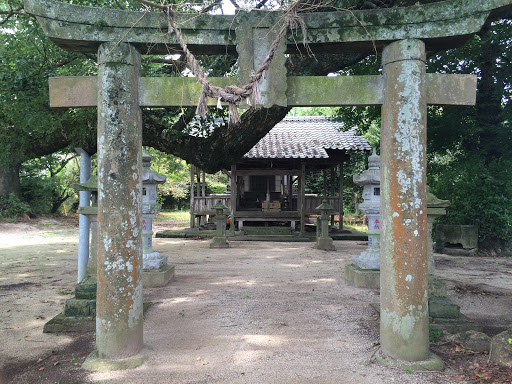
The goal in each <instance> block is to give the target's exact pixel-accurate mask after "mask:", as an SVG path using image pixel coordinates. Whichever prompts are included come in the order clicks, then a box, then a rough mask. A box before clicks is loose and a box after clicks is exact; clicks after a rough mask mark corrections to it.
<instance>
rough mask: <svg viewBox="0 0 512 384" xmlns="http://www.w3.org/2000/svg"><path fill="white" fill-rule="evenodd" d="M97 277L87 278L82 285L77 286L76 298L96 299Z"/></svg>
mask: <svg viewBox="0 0 512 384" xmlns="http://www.w3.org/2000/svg"><path fill="white" fill-rule="evenodd" d="M96 279H97V277H96V276H87V277H86V278H85V279H84V280H82V282H81V283H79V284H77V285H76V286H75V298H76V299H85V300H92V299H96Z"/></svg>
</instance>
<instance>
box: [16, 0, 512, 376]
mask: <svg viewBox="0 0 512 384" xmlns="http://www.w3.org/2000/svg"><path fill="white" fill-rule="evenodd" d="M511 4H512V0H483V1H480V2H467V1H464V0H453V1H444V2H439V3H431V4H426V5H418V6H413V7H409V8H389V9H380V10H375V11H354V12H343V11H337V12H329V13H321V12H318V13H299V14H297V15H296V16H294V17H296V18H297V19H296V20H299V19H298V18H300V24H302V25H303V26H304V27H305V28H304V29H303V31H296V33H297V35H294V34H291V33H287V29H286V28H285V29H284V35H283V36H281V38H279V36H278V34H279V32H280V31H282V30H283V29H279V28H274V26H276V25H277V26H280V25H283V24H282V23H283V20H287V18H286V17H287V16H288V14H286V13H283V12H264V11H252V12H240V13H239V14H238V15H236V17H234V16H221V15H207V14H202V15H199V16H197V17H193V18H190V17H188V16H187V15H179V14H178V15H172V20H169V18H168V14H167V13H169V12H167V13H161V14H160V13H155V12H147V13H141V12H126V11H118V10H113V9H108V10H107V9H99V8H92V7H78V6H74V5H68V4H63V3H59V2H56V1H52V0H25V9H26V11H27V12H28V13H31V14H33V15H35V16H36V17H37V19H38V21H39V23H40V24H41V26H42V27H43V29H44V30H45V33H46V34H47V36H48V37H49V38H50V39H52V40H53V41H54V42H55V43H56V44H57V45H59V46H60V47H62V48H63V49H69V50H74V51H81V52H86V53H87V52H88V53H91V52H92V53H97V54H98V64H99V70H98V76H97V77H67V78H52V79H50V97H51V106H52V107H90V106H96V107H97V109H98V194H99V201H98V256H97V257H98V266H99V267H98V289H97V315H96V324H97V327H96V346H97V357H98V359H99V360H104V361H105V360H106V361H110V362H112V361H120V360H124V361H126V360H133V361H135V362H136V363H137V362H142V361H143V359H140V358H139V357H138V354H139V353H140V352H141V350H142V348H143V331H142V241H141V233H140V228H141V201H142V183H141V170H142V149H141V146H142V132H143V129H142V119H141V108H151V107H170V106H195V105H196V104H197V101H198V100H199V99H200V97H201V94H202V93H203V91H205V85H204V83H203V84H202V85H201V84H198V83H197V81H196V78H192V77H187V78H143V77H141V75H140V62H141V54H167V53H168V52H169V50H171V51H172V50H174V51H177V52H179V51H181V49H182V47H181V46H180V42H179V38H177V34H176V31H174V32H175V33H174V34H165V33H162V29H166V28H167V27H168V25H169V23H171V22H172V23H174V24H175V25H177V27H178V28H179V31H181V35H182V38H183V40H184V41H185V42H186V44H187V45H188V47H189V48H190V50H191V51H192V53H194V54H219V53H224V52H230V53H235V52H238V66H239V82H240V84H245V83H248V82H251V83H252V85H253V86H254V85H255V84H256V83H258V86H259V88H260V92H261V104H262V105H263V106H264V107H265V108H272V107H273V106H282V107H293V106H342V105H345V106H347V105H348V106H357V105H382V128H381V151H380V153H381V183H382V185H381V188H382V193H381V218H382V229H381V247H380V248H381V319H380V332H381V335H380V337H381V346H382V351H383V353H384V359H385V360H384V361H386V362H387V363H391V364H394V363H397V362H400V361H402V362H405V364H407V365H408V366H414V367H424V368H427V369H440V368H441V367H442V362H441V361H440V360H439V359H436V357H435V356H433V355H432V354H431V353H430V351H429V342H428V320H429V319H428V302H427V300H428V288H427V287H428V283H427V270H428V265H427V236H428V234H427V209H426V111H427V105H428V104H452V105H473V104H474V103H475V94H476V77H475V76H470V75H443V74H427V73H426V70H425V61H426V51H435V50H438V49H443V48H449V47H454V46H457V45H458V44H460V43H462V42H463V41H465V39H466V38H467V37H469V36H471V35H472V34H474V33H476V32H477V31H479V30H480V28H481V27H482V26H483V25H484V23H485V22H486V20H488V19H489V18H491V17H493V16H494V15H496V14H497V13H498V12H500V11H502V10H503V9H504V8H505V7H510V6H511ZM160 8H162V6H160ZM163 8H165V7H163ZM303 38H304V41H305V42H306V43H307V44H308V47H309V49H310V50H311V52H314V53H336V52H342V51H352V52H354V51H355V52H367V53H371V52H372V51H373V50H374V49H377V50H378V51H381V52H382V54H381V60H382V68H383V74H382V75H380V76H337V77H291V76H287V73H286V67H285V61H286V55H285V54H295V53H297V52H298V50H299V51H300V49H299V48H298V45H297V41H301V40H302V39H303ZM274 43H276V44H277V45H275V44H274ZM271 47H272V49H273V50H274V53H275V54H274V57H273V59H272V60H271V61H270V63H268V64H269V65H267V66H266V68H265V73H266V74H265V77H264V78H261V79H260V80H257V81H254V75H253V71H255V70H256V69H257V68H258V67H260V65H263V64H265V63H266V62H267V59H268V58H267V57H266V55H267V52H269V50H270V49H271ZM312 60H314V58H312ZM208 80H209V82H210V84H211V85H214V86H221V87H224V86H227V85H229V84H230V83H231V82H232V79H230V78H211V79H208ZM228 93H229V92H228ZM235 93H236V92H235ZM229 97H230V96H229V94H228V95H227V96H222V100H225V101H227V102H228V103H229V104H231V107H232V106H233V104H234V102H233V101H232V100H231V99H230V98H229ZM203 101H206V100H205V99H204V98H203ZM217 102H218V100H216V99H209V100H207V104H209V105H216V104H217ZM203 107H205V105H203ZM263 113H265V111H263V112H262V114H263ZM233 114H236V108H235V111H233ZM234 117H235V119H234V121H235V122H236V121H237V119H236V116H234ZM242 120H243V119H242ZM269 128H270V127H269ZM136 363H134V364H136ZM134 364H132V366H133V365H134ZM397 364H399V363H397Z"/></svg>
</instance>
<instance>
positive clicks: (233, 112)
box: [228, 103, 240, 124]
mask: <svg viewBox="0 0 512 384" xmlns="http://www.w3.org/2000/svg"><path fill="white" fill-rule="evenodd" d="M228 111H229V123H230V124H238V123H240V115H239V114H238V109H237V107H236V103H229V108H228Z"/></svg>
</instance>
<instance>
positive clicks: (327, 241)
mask: <svg viewBox="0 0 512 384" xmlns="http://www.w3.org/2000/svg"><path fill="white" fill-rule="evenodd" d="M316 249H322V250H324V251H335V250H336V248H335V247H334V244H333V242H332V239H331V238H330V237H317V239H316Z"/></svg>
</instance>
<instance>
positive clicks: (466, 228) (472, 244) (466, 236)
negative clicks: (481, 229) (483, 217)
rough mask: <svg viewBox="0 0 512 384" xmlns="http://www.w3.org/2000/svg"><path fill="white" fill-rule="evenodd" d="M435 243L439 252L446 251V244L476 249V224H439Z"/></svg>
mask: <svg viewBox="0 0 512 384" xmlns="http://www.w3.org/2000/svg"><path fill="white" fill-rule="evenodd" d="M436 244H437V248H438V251H440V252H444V251H445V250H446V251H448V250H449V249H448V248H447V247H446V246H447V245H461V246H462V248H463V249H465V250H476V249H477V248H478V226H477V225H448V224H439V225H438V226H437V242H436ZM454 249H456V248H454Z"/></svg>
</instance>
